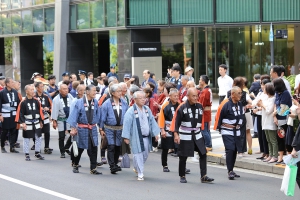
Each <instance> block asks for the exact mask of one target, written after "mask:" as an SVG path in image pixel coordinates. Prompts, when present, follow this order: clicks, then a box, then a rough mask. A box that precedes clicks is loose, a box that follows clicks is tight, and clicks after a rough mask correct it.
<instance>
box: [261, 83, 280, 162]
mask: <svg viewBox="0 0 300 200" xmlns="http://www.w3.org/2000/svg"><path fill="white" fill-rule="evenodd" d="M265 80H266V79H265ZM265 80H264V82H265ZM264 94H266V95H267V98H266V99H261V100H260V102H259V105H260V107H261V109H262V127H263V129H264V131H265V134H266V138H267V141H268V148H269V157H268V158H266V159H264V160H263V161H264V162H268V163H274V162H277V161H278V158H277V157H278V144H277V126H276V125H275V123H274V119H273V111H274V107H275V96H274V95H275V89H274V86H273V84H272V83H266V84H265V86H264Z"/></svg>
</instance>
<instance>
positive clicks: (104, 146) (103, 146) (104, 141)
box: [100, 136, 108, 149]
mask: <svg viewBox="0 0 300 200" xmlns="http://www.w3.org/2000/svg"><path fill="white" fill-rule="evenodd" d="M107 145H108V142H107V138H106V136H104V137H102V138H101V146H100V148H101V149H106V148H107Z"/></svg>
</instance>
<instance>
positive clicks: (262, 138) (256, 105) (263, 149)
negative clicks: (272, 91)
mask: <svg viewBox="0 0 300 200" xmlns="http://www.w3.org/2000/svg"><path fill="white" fill-rule="evenodd" d="M262 78H264V77H263V76H262ZM270 82H271V80H270V79H269V76H268V77H266V78H265V79H262V80H261V92H259V93H258V94H257V96H256V98H255V99H254V100H253V101H252V107H253V109H252V111H253V113H254V114H255V116H256V125H257V133H258V142H259V149H260V151H259V152H258V153H262V156H261V157H258V158H257V159H266V158H268V157H269V148H268V142H267V138H266V134H265V132H264V130H263V128H262V123H263V121H264V120H262V108H261V105H260V102H265V101H266V100H267V99H268V95H267V94H266V93H265V92H264V89H265V84H267V83H270ZM272 119H273V118H272Z"/></svg>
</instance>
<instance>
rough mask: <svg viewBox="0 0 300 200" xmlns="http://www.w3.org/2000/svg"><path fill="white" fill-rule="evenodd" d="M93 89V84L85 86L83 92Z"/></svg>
mask: <svg viewBox="0 0 300 200" xmlns="http://www.w3.org/2000/svg"><path fill="white" fill-rule="evenodd" d="M94 87H96V86H94V85H93V84H90V85H88V86H86V88H85V90H86V91H90V90H91V89H92V88H94Z"/></svg>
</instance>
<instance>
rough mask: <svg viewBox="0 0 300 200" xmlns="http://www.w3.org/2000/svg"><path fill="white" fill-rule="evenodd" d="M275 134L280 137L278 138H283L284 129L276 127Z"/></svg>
mask: <svg viewBox="0 0 300 200" xmlns="http://www.w3.org/2000/svg"><path fill="white" fill-rule="evenodd" d="M277 135H278V137H280V138H284V136H285V131H284V129H283V128H282V127H278V129H277Z"/></svg>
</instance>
